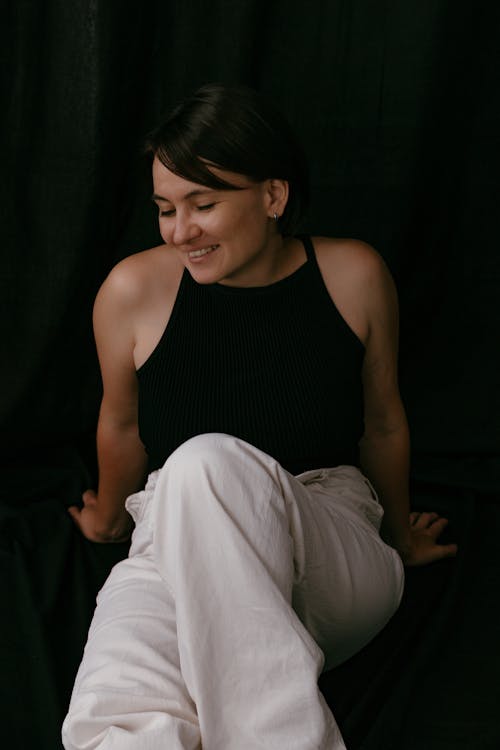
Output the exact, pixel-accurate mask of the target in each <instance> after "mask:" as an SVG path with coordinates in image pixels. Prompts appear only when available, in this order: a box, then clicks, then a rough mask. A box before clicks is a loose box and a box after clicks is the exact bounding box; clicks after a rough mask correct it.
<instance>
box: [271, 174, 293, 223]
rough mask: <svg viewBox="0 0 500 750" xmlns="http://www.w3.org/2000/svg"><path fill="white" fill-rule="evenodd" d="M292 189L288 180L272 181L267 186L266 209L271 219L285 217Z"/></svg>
mask: <svg viewBox="0 0 500 750" xmlns="http://www.w3.org/2000/svg"><path fill="white" fill-rule="evenodd" d="M289 192H290V189H289V187H288V182H287V180H278V179H270V180H267V185H266V207H267V213H268V215H269V217H271V218H272V217H273V216H274V214H276V215H277V216H278V217H280V216H283V212H284V210H285V208H286V204H287V201H288V195H289Z"/></svg>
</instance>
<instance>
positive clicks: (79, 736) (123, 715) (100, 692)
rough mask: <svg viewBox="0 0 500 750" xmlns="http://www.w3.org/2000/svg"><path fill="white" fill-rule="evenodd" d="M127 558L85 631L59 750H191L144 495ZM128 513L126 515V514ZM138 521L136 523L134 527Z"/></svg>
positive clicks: (189, 709)
mask: <svg viewBox="0 0 500 750" xmlns="http://www.w3.org/2000/svg"><path fill="white" fill-rule="evenodd" d="M151 494H152V493H151V492H143V493H138V495H136V496H133V497H132V498H130V500H132V501H133V502H136V503H137V499H139V500H141V499H142V501H143V503H144V505H145V506H146V507H143V508H138V509H137V511H138V512H139V510H140V511H141V512H142V511H144V518H142V519H141V520H140V522H138V523H137V526H136V530H135V532H134V536H133V541H132V548H131V557H129V559H128V560H124V561H123V562H121V563H119V564H118V565H116V566H115V568H113V570H112V572H111V574H110V576H109V578H108V580H107V581H106V583H105V585H104V587H103V589H102V590H101V592H100V593H99V597H98V604H97V608H96V611H95V614H94V619H93V621H92V625H91V628H90V631H89V638H88V642H87V646H86V648H85V654H84V658H83V661H82V664H81V666H80V669H79V672H78V676H77V679H76V682H75V687H74V690H73V696H72V699H71V705H70V708H69V712H68V715H67V717H66V719H65V721H64V725H63V743H64V747H65V748H66V750H97V749H98V750H157V749H158V750H160V748H162V749H163V748H167V747H168V749H169V750H199V748H200V733H199V725H198V717H197V715H196V710H195V707H194V704H193V702H192V700H191V698H190V696H189V695H188V693H187V690H186V687H185V684H184V681H183V679H182V676H181V673H180V668H179V653H178V649H177V632H176V623H175V605H174V601H173V597H172V595H171V592H169V590H168V588H167V587H166V586H165V583H164V581H162V580H161V578H160V577H159V575H158V572H157V571H156V568H155V566H154V563H153V561H152V558H151V529H150V510H151V509H150V506H148V500H149V499H150V498H149V497H148V495H151ZM132 512H133V511H132ZM137 520H139V519H137Z"/></svg>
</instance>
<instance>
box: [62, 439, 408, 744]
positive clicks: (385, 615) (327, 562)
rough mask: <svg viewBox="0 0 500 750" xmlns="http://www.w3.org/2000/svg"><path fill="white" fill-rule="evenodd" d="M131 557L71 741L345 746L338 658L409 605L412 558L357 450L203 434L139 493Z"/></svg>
mask: <svg viewBox="0 0 500 750" xmlns="http://www.w3.org/2000/svg"><path fill="white" fill-rule="evenodd" d="M127 509H128V510H129V512H130V513H131V515H132V516H133V518H134V520H135V523H136V527H135V531H134V534H133V536H132V545H131V549H130V555H129V558H128V559H126V560H123V561H122V562H120V563H118V564H117V565H116V566H115V567H114V568H113V570H112V571H111V574H110V576H109V578H108V580H107V581H106V583H105V585H104V587H103V588H102V589H101V591H100V592H99V595H98V599H97V608H96V611H95V614H94V618H93V621H92V624H91V627H90V630H89V636H88V641H87V645H86V647H85V653H84V657H83V661H82V664H81V666H80V669H79V671H78V675H77V678H76V682H75V686H74V689H73V695H72V698H71V704H70V707H69V712H68V715H67V716H66V719H65V721H64V725H63V743H64V747H65V748H66V750H96V749H97V748H98V749H99V750H198V749H199V748H201V747H202V746H203V750H312V749H313V748H315V749H318V750H339V749H340V748H345V745H344V742H343V740H342V737H341V734H340V732H339V729H338V727H337V724H336V722H335V719H334V717H333V715H332V713H331V711H330V709H329V708H328V706H327V705H326V702H325V700H324V698H323V696H322V695H321V692H320V691H319V688H318V685H317V680H318V676H319V674H320V673H321V670H322V668H323V667H324V666H326V667H328V668H329V667H332V666H334V665H336V664H339V663H340V662H342V661H344V660H345V659H347V658H349V657H350V656H351V655H352V654H353V653H355V652H356V651H358V650H359V649H360V648H362V647H363V646H364V645H365V644H366V643H367V642H368V641H370V640H371V638H373V636H374V635H375V634H376V633H377V632H378V631H379V630H380V629H381V628H382V627H383V626H384V624H385V623H386V622H387V621H388V620H389V618H390V617H391V616H392V614H393V613H394V611H395V610H396V609H397V607H398V605H399V602H400V599H401V595H402V589H403V567H402V564H401V561H400V558H399V556H398V555H397V553H396V552H395V551H394V550H393V549H392V548H390V547H388V546H387V545H386V544H384V542H383V541H382V540H381V539H380V537H379V534H378V529H379V526H380V520H381V516H382V509H381V507H380V505H379V503H378V501H377V500H376V497H375V495H374V493H373V491H372V490H371V486H370V484H369V482H368V480H367V479H365V478H364V477H363V475H362V474H361V473H360V472H359V471H358V470H357V469H356V468H354V467H352V466H340V467H337V468H334V469H322V470H321V469H320V470H313V471H309V472H305V473H304V474H301V475H299V476H298V477H294V476H292V475H291V474H289V473H288V472H287V471H285V470H284V469H283V468H282V467H281V466H280V465H279V464H278V463H277V462H276V461H275V460H274V459H272V458H271V457H270V456H268V455H266V454H265V453H263V452H262V451H260V450H258V449H257V448H255V447H253V446H252V445H249V444H248V443H246V442H244V441H243V440H240V439H237V438H233V437H230V436H228V435H223V434H206V435H199V436H197V437H195V438H192V439H190V440H188V441H187V442H186V443H184V444H183V445H182V446H180V447H179V448H178V449H177V450H176V451H175V452H174V453H173V454H172V455H171V456H170V457H169V459H168V460H167V462H166V464H165V466H164V467H163V468H162V469H161V470H159V471H156V472H154V473H153V474H151V475H150V477H149V480H148V484H147V485H146V488H145V490H144V491H142V492H139V493H137V494H135V495H132V496H131V497H130V498H128V500H127Z"/></svg>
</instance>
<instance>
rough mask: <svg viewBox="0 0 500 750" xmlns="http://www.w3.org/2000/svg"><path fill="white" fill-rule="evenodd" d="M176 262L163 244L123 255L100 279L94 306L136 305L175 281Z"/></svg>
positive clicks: (176, 280) (176, 274)
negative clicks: (126, 255) (102, 280)
mask: <svg viewBox="0 0 500 750" xmlns="http://www.w3.org/2000/svg"><path fill="white" fill-rule="evenodd" d="M180 272H181V269H180V268H179V262H178V260H177V258H176V257H175V256H174V254H173V253H168V252H165V245H159V246H158V247H153V248H151V249H149V250H143V251H141V252H139V253H134V254H133V255H129V256H128V257H126V258H124V259H123V260H122V261H120V262H119V263H117V265H116V266H114V267H113V268H112V269H111V271H110V273H109V274H108V276H107V278H106V279H105V281H104V282H103V284H102V286H101V288H100V290H99V293H98V295H97V298H96V306H97V307H99V306H100V305H104V306H108V305H110V306H113V307H114V306H118V307H120V308H122V309H125V308H128V309H133V308H139V307H141V305H142V304H144V303H145V301H146V300H151V299H152V298H154V297H156V295H157V294H161V293H162V292H163V293H165V291H167V290H168V287H169V286H172V288H176V284H178V279H179V273H180Z"/></svg>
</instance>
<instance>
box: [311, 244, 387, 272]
mask: <svg viewBox="0 0 500 750" xmlns="http://www.w3.org/2000/svg"><path fill="white" fill-rule="evenodd" d="M313 244H314V247H315V250H316V257H317V259H318V264H319V266H320V268H321V271H322V272H323V273H324V274H326V275H327V276H329V275H331V274H333V275H337V274H342V275H344V274H345V275H348V276H349V277H350V278H351V280H353V281H355V280H358V282H359V283H363V282H366V281H367V280H368V281H370V280H373V279H374V277H377V276H383V275H385V274H387V273H389V271H388V269H387V266H386V264H385V262H384V260H383V258H382V256H381V255H380V253H378V252H377V251H376V250H375V249H374V248H373V247H372V246H371V245H369V244H368V243H367V242H363V241H362V240H356V239H349V238H335V237H313Z"/></svg>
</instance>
